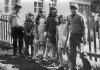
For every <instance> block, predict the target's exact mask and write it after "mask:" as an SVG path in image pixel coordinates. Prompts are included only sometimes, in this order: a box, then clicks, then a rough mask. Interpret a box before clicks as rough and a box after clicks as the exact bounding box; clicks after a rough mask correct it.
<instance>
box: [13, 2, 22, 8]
mask: <svg viewBox="0 0 100 70" xmlns="http://www.w3.org/2000/svg"><path fill="white" fill-rule="evenodd" d="M21 8H22V6H21V5H20V4H18V3H17V4H15V6H14V9H21Z"/></svg>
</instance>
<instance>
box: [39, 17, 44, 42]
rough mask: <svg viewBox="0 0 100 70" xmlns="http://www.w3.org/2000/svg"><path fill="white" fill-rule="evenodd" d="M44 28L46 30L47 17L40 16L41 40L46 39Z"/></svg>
mask: <svg viewBox="0 0 100 70" xmlns="http://www.w3.org/2000/svg"><path fill="white" fill-rule="evenodd" d="M44 30H45V19H44V18H40V20H39V25H38V34H39V41H45V37H44Z"/></svg>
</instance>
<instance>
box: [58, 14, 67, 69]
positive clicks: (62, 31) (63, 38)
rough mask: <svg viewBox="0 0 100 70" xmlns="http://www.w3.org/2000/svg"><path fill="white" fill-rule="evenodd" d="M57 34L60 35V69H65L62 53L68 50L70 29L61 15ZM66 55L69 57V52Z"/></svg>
mask: <svg viewBox="0 0 100 70" xmlns="http://www.w3.org/2000/svg"><path fill="white" fill-rule="evenodd" d="M57 33H58V57H59V61H60V65H59V66H58V67H63V66H64V62H63V56H62V53H63V51H64V49H66V48H67V47H66V45H67V41H68V35H69V29H68V24H67V22H66V19H65V18H64V17H63V16H62V15H61V16H60V17H59V24H58V26H57ZM65 51H66V54H67V55H68V50H65Z"/></svg>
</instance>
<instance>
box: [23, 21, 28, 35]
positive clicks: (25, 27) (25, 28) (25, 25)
mask: <svg viewBox="0 0 100 70" xmlns="http://www.w3.org/2000/svg"><path fill="white" fill-rule="evenodd" d="M27 24H28V22H27V21H25V23H24V33H25V34H28V31H27Z"/></svg>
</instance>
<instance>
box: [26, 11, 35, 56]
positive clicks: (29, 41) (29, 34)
mask: <svg viewBox="0 0 100 70" xmlns="http://www.w3.org/2000/svg"><path fill="white" fill-rule="evenodd" d="M24 40H25V55H26V56H27V57H29V51H28V50H29V45H30V46H31V58H32V57H33V50H34V46H33V40H34V21H33V14H31V13H29V14H28V18H27V19H26V20H25V24H24Z"/></svg>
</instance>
